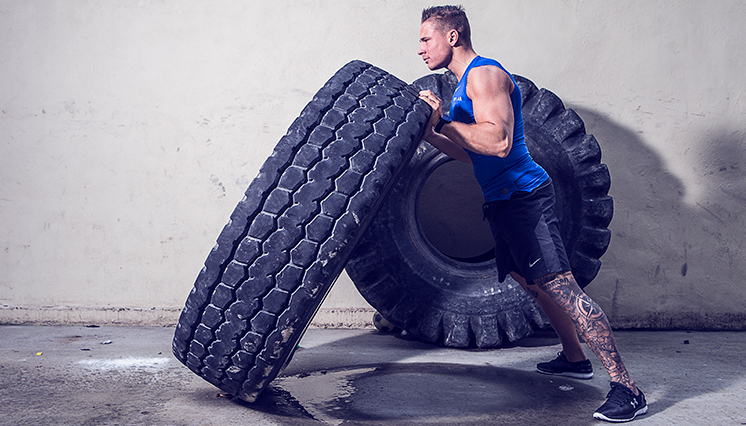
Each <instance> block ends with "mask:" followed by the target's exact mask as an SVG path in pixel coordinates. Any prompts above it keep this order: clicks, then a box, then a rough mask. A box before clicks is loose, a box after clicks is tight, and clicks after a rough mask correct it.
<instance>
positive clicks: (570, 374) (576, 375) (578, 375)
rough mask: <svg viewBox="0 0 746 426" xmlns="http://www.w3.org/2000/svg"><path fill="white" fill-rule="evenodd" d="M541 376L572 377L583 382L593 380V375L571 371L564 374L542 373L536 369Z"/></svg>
mask: <svg viewBox="0 0 746 426" xmlns="http://www.w3.org/2000/svg"><path fill="white" fill-rule="evenodd" d="M536 371H538V372H539V373H541V374H546V375H549V376H565V377H572V378H573V379H581V380H588V379H592V378H593V373H592V372H591V373H573V372H570V371H566V372H562V373H552V372H549V371H542V370H539V369H538V368H537V369H536Z"/></svg>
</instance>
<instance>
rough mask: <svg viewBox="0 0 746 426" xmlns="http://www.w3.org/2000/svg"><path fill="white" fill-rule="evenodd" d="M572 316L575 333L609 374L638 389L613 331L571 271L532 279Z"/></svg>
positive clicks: (601, 311) (629, 386)
mask: <svg viewBox="0 0 746 426" xmlns="http://www.w3.org/2000/svg"><path fill="white" fill-rule="evenodd" d="M534 283H535V284H537V285H538V286H539V288H540V289H542V290H543V291H544V292H546V293H547V294H548V295H549V297H550V298H551V299H552V300H553V301H554V302H555V303H556V304H557V305H559V306H560V307H561V308H562V309H563V310H564V311H565V312H567V314H568V315H569V316H570V318H571V319H572V321H573V323H574V324H575V328H576V329H577V330H578V333H579V334H580V335H581V336H582V337H583V338H584V339H585V341H586V343H588V347H589V348H590V349H591V351H593V353H594V354H595V355H596V356H597V357H598V359H599V360H600V361H601V363H602V364H603V365H604V367H606V370H607V371H608V372H609V376H611V380H612V381H614V382H619V383H621V384H623V385H625V386H627V387H628V388H630V389H632V390H634V391H635V392H637V388H636V387H635V384H634V381H633V380H632V378H630V376H629V373H628V372H627V369H626V368H625V367H624V363H623V362H622V358H621V356H620V355H619V351H618V350H617V347H616V342H615V341H614V334H613V332H612V331H611V326H610V325H609V321H608V319H607V318H606V315H605V314H604V312H603V310H601V307H599V306H598V305H597V304H596V302H594V301H593V299H591V298H590V297H588V295H586V294H585V293H584V292H583V290H581V289H580V287H579V286H578V284H577V282H576V281H575V277H573V275H572V273H571V272H567V273H563V274H559V275H549V276H547V277H544V278H540V279H538V280H535V281H534Z"/></svg>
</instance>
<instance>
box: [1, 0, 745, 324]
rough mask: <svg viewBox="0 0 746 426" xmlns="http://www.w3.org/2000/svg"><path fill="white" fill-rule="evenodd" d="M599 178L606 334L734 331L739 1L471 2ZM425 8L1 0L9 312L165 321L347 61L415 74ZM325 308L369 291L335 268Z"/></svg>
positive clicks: (342, 306)
mask: <svg viewBox="0 0 746 426" xmlns="http://www.w3.org/2000/svg"><path fill="white" fill-rule="evenodd" d="M464 4H465V7H466V9H467V13H468V14H469V16H470V19H471V23H472V28H473V33H474V46H475V49H476V50H477V52H478V53H480V54H482V55H485V56H491V57H495V58H497V59H499V60H500V61H501V62H502V63H503V64H504V65H505V66H506V67H508V69H510V70H511V71H512V72H514V73H516V74H521V75H523V76H526V77H528V78H530V79H531V80H533V81H534V82H535V83H536V84H537V85H538V86H540V87H546V88H549V89H550V90H552V91H554V92H555V93H556V94H557V95H559V96H560V97H561V98H562V99H563V100H564V101H565V103H566V104H567V105H568V106H569V107H572V108H574V109H576V111H578V113H579V114H580V115H581V117H583V118H584V120H585V122H586V127H587V129H588V132H589V133H593V134H594V135H595V136H596V137H597V139H598V140H599V142H600V144H601V146H602V150H603V153H604V162H606V163H607V164H608V166H609V168H610V170H611V174H612V188H611V195H612V196H614V198H615V201H616V204H615V208H616V211H615V216H614V220H613V222H612V224H611V226H610V228H611V229H612V232H613V238H612V242H611V246H610V248H609V251H608V252H607V254H606V255H605V256H604V257H603V258H602V260H603V262H604V266H603V268H602V270H601V273H600V274H599V276H598V278H597V279H596V280H595V281H594V282H593V283H592V284H591V285H589V286H588V287H587V288H586V290H587V291H588V292H589V293H590V294H591V295H592V296H593V297H594V298H595V299H596V300H597V301H598V302H600V304H601V305H602V306H603V308H604V309H605V310H606V312H607V314H608V315H609V316H610V317H611V319H612V322H613V324H614V325H616V326H619V327H671V326H675V327H692V328H694V327H709V328H720V327H730V328H744V327H746V306H745V304H746V291H745V290H744V288H743V286H742V278H743V277H744V272H746V256H745V254H744V253H745V252H744V250H743V246H744V243H743V241H744V237H746V226H745V225H746V215H745V214H744V208H745V207H746V179H745V177H746V176H745V174H746V152H745V151H744V139H745V138H746V137H745V135H744V132H745V130H746V125H744V124H743V117H744V116H746V96H745V95H746V73H744V72H743V70H744V69H746V63H744V62H746V34H745V33H744V29H743V28H744V27H743V23H744V22H746V4H744V3H743V2H741V1H727V0H722V1H712V2H700V1H631V2H602V1H585V0H566V1H555V0H545V1H513V0H511V1H493V0H489V1H487V0H484V1H476V0H475V1H465V2H464ZM428 5H430V3H429V2H427V3H425V2H404V1H385V0H354V1H341V0H337V1H331V0H326V1H292V2H291V1H287V0H286V1H282V0H281V1H274V2H244V1H234V0H230V1H228V0H226V1H221V2H199V1H175V0H163V1H155V0H143V1H140V2H130V1H113V0H104V1H82V0H80V1H72V0H67V1H52V0H49V1H40V0H38V1H36V0H31V1H25V2H17V1H11V0H0V58H2V59H0V82H1V83H0V182H2V185H0V322H4V323H23V322H33V323H87V322H96V323H126V324H148V325H156V324H173V323H174V322H175V321H176V318H177V316H178V311H179V309H180V307H181V306H182V304H183V302H184V300H185V298H186V295H187V293H188V292H189V289H190V288H191V286H192V283H193V281H194V278H195V277H196V275H197V273H198V271H199V270H200V268H201V264H202V262H203V261H204V259H205V257H206V255H207V253H208V252H209V250H210V248H211V247H212V245H213V244H214V241H215V238H216V237H217V235H218V233H219V232H220V230H221V228H222V227H223V225H224V224H225V223H226V222H227V218H228V216H229V214H230V212H231V211H232V209H233V207H234V206H235V205H236V203H237V202H238V201H239V200H240V199H241V197H242V193H243V191H244V190H245V189H246V187H247V186H248V184H249V182H250V181H251V179H252V178H253V177H254V175H255V174H256V172H257V170H258V168H259V166H260V165H261V164H262V162H263V161H264V159H265V158H266V157H267V155H268V154H269V153H270V152H271V150H272V147H273V146H274V145H275V143H277V141H278V140H279V138H280V137H281V136H282V135H283V134H284V132H285V130H286V129H287V127H288V126H289V125H290V123H291V122H292V120H293V119H294V118H295V117H296V116H297V114H298V113H299V112H300V110H301V108H302V107H303V105H305V103H306V102H308V101H309V100H310V98H311V96H312V95H313V93H314V92H315V91H316V90H318V88H320V87H321V85H322V84H323V83H324V82H325V81H326V80H327V79H328V78H329V77H330V76H331V75H332V74H333V73H334V72H335V71H336V70H337V69H338V68H339V67H341V66H342V65H343V64H345V63H346V62H348V61H349V60H352V59H362V60H365V61H368V62H371V63H373V64H375V65H377V66H379V67H381V68H384V69H386V70H387V71H389V72H392V73H393V74H395V75H397V76H398V77H400V78H402V79H404V80H406V81H412V80H414V79H416V78H418V77H420V76H422V75H425V74H426V73H427V72H428V70H427V68H426V67H425V66H424V64H422V63H421V61H420V59H419V58H418V57H417V55H416V51H417V48H418V30H419V13H420V11H421V9H422V7H424V6H428ZM323 308H324V309H323V310H322V311H321V312H320V313H319V315H318V316H317V318H316V323H317V324H318V325H329V324H337V325H340V324H341V325H348V326H349V325H352V326H354V325H361V324H363V323H365V322H366V321H369V318H370V307H369V306H368V305H367V304H366V303H365V301H364V300H363V299H362V298H361V297H360V296H359V295H358V294H357V292H356V290H355V288H354V286H353V285H352V284H351V283H350V281H349V279H348V278H347V277H346V276H342V277H341V278H340V280H339V281H338V283H337V285H336V286H335V288H334V289H333V290H332V293H331V294H330V296H329V298H328V299H327V301H326V302H325V304H324V307H323Z"/></svg>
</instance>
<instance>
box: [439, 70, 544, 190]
mask: <svg viewBox="0 0 746 426" xmlns="http://www.w3.org/2000/svg"><path fill="white" fill-rule="evenodd" d="M485 65H493V66H496V67H499V68H500V69H502V70H503V71H505V72H506V73H507V74H508V75H509V76H510V79H511V80H512V81H513V85H514V89H513V92H512V93H511V94H510V101H511V103H512V104H513V121H514V124H513V145H512V147H511V149H510V152H509V153H508V155H507V157H505V158H500V157H497V156H489V155H482V154H477V153H475V152H471V151H469V150H468V149H467V150H466V152H467V153H468V154H469V157H471V161H472V164H473V166H474V176H476V178H477V182H479V186H481V187H482V195H484V199H485V201H486V202H488V203H489V202H492V201H499V200H508V199H510V196H511V195H512V194H513V193H514V192H516V191H525V192H531V191H533V190H534V189H536V188H538V187H539V186H540V185H541V184H542V183H544V182H545V181H546V180H547V179H548V178H549V175H548V174H547V172H546V171H544V169H543V168H542V167H541V166H540V165H538V164H536V162H535V161H534V159H533V158H531V155H530V154H529V153H528V149H527V148H526V141H525V138H524V135H523V114H522V113H521V90H520V89H519V88H518V85H517V84H516V82H515V79H514V78H513V76H512V75H511V74H510V73H509V72H508V71H507V70H506V69H505V68H503V66H502V65H500V63H499V62H497V61H495V60H494V59H487V58H483V57H481V56H477V57H476V58H474V59H473V60H472V61H471V63H470V64H469V66H468V67H467V68H466V71H465V72H464V75H463V76H462V77H461V80H460V81H459V82H458V86H457V87H456V90H455V91H454V92H453V99H452V101H451V110H450V111H449V116H450V118H451V120H454V121H458V122H461V123H466V124H472V123H474V122H475V120H474V106H473V105H472V102H471V99H469V97H468V96H467V95H466V82H467V77H468V76H469V71H471V69H472V68H474V67H481V66H485Z"/></svg>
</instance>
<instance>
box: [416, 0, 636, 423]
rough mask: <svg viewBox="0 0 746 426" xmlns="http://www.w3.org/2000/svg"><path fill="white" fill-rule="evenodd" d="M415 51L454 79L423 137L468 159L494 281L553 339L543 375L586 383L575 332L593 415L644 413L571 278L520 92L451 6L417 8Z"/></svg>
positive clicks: (604, 330)
mask: <svg viewBox="0 0 746 426" xmlns="http://www.w3.org/2000/svg"><path fill="white" fill-rule="evenodd" d="M418 54H419V55H420V56H422V59H423V60H424V61H425V63H426V64H427V66H428V68H430V69H431V70H436V69H440V68H447V69H449V70H450V71H452V72H453V73H454V74H455V75H456V76H457V77H458V78H459V84H458V86H457V87H456V90H455V91H454V94H453V100H452V102H451V109H450V111H449V114H448V116H444V115H443V111H442V108H441V102H440V100H439V99H438V98H437V97H436V96H435V95H434V94H433V93H432V92H430V91H429V90H426V91H423V92H421V93H420V98H421V99H423V100H425V101H426V102H427V103H428V104H430V106H431V107H432V109H433V112H432V115H431V117H430V122H429V124H428V129H427V130H426V133H425V136H424V138H425V140H427V141H428V142H430V143H431V144H432V145H433V146H435V147H436V148H438V149H439V150H441V151H442V152H444V153H445V154H447V155H449V156H450V157H452V158H454V159H456V160H460V161H463V162H466V163H472V164H473V167H474V174H475V176H476V178H477V181H478V182H479V184H480V186H481V188H482V193H483V195H484V197H485V205H484V210H485V216H486V217H487V220H488V221H489V223H490V227H491V229H492V234H493V236H494V238H495V255H496V260H497V268H498V279H499V280H500V281H501V282H502V281H504V280H505V278H506V276H507V275H508V274H510V275H511V276H512V277H513V278H514V279H515V280H516V281H517V282H518V283H520V284H521V286H522V287H523V288H524V289H525V290H526V291H527V292H528V293H529V294H531V295H532V296H533V297H534V298H535V299H536V301H537V303H538V304H539V306H540V307H541V308H542V310H543V311H544V313H545V314H546V315H547V318H548V319H549V322H550V323H551V325H552V327H553V328H554V329H555V330H556V332H557V334H558V335H559V337H560V341H561V343H562V352H560V353H559V355H558V357H557V359H555V360H552V361H550V362H546V363H539V364H538V365H537V369H538V370H539V371H540V372H542V373H545V374H557V375H567V376H571V377H576V378H584V379H590V378H591V377H592V376H593V369H592V367H591V363H590V361H589V360H588V359H587V358H586V356H585V354H584V353H583V349H582V347H581V345H580V341H579V338H578V333H580V335H581V336H582V337H583V338H584V339H585V341H586V342H587V344H588V346H589V348H590V349H591V350H592V351H593V353H594V354H595V355H596V356H597V357H598V359H599V360H600V361H601V363H603V365H604V367H605V368H606V370H607V371H608V373H609V376H610V377H611V390H610V391H609V394H608V395H607V401H606V403H605V404H603V405H602V406H601V407H600V408H599V409H598V410H596V412H594V413H593V417H595V418H597V419H601V420H607V421H613V422H620V421H629V420H632V419H634V418H635V416H637V415H638V414H644V413H645V412H646V411H647V404H646V402H645V397H644V395H643V394H642V392H641V391H640V390H639V389H637V387H636V386H635V383H634V381H633V380H632V378H631V377H630V375H629V373H628V372H627V370H626V368H625V367H624V364H623V363H622V359H621V357H620V355H619V352H618V351H617V348H616V343H615V342H614V336H613V333H612V330H611V326H610V325H609V322H608V320H607V319H606V316H605V315H604V313H603V311H602V310H601V308H600V307H599V306H598V305H597V304H596V303H595V302H594V301H593V300H591V298H590V297H588V296H587V295H586V294H585V293H584V292H583V291H582V290H581V289H580V287H579V286H578V284H577V283H576V282H575V278H574V277H573V275H572V272H571V271H570V265H569V262H568V261H567V256H566V254H565V250H564V245H563V244H562V241H561V237H560V235H559V229H558V226H557V218H556V217H555V215H554V212H553V205H554V190H553V189H552V183H551V179H550V178H549V176H548V175H547V173H546V172H545V171H544V169H543V168H541V166H539V165H538V164H537V163H535V162H534V161H533V159H532V158H531V156H530V155H529V153H528V150H527V149H526V144H525V142H524V135H523V117H522V114H521V94H520V90H519V88H518V86H517V85H516V83H515V80H514V79H513V77H512V75H510V74H509V73H508V72H507V71H506V70H505V68H503V67H502V65H500V64H499V63H498V62H497V61H494V60H492V59H487V58H483V57H481V56H478V55H477V54H476V53H475V52H474V50H473V49H472V46H471V31H470V29H469V21H468V20H467V18H466V14H465V13H464V11H463V9H462V8H461V7H460V6H437V7H432V8H428V9H425V10H424V11H423V12H422V21H421V26H420V49H419V52H418Z"/></svg>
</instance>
